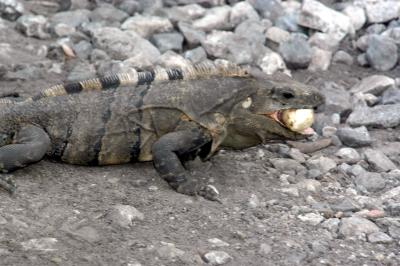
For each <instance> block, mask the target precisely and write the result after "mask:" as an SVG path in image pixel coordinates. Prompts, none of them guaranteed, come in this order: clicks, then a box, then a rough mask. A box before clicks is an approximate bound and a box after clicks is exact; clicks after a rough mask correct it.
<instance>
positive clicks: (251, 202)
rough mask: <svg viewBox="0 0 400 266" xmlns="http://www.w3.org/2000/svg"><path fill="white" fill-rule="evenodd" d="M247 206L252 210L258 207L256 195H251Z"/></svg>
mask: <svg viewBox="0 0 400 266" xmlns="http://www.w3.org/2000/svg"><path fill="white" fill-rule="evenodd" d="M247 205H248V206H249V207H250V208H253V209H254V208H257V207H258V206H260V200H259V199H258V197H257V195H255V194H251V196H250V198H249V201H248V203H247Z"/></svg>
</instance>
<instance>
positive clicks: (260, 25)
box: [235, 19, 272, 45]
mask: <svg viewBox="0 0 400 266" xmlns="http://www.w3.org/2000/svg"><path fill="white" fill-rule="evenodd" d="M269 23H271V22H270V21H266V20H262V21H258V20H254V19H248V20H245V21H243V22H242V23H240V24H239V25H238V26H237V27H236V29H235V34H237V35H239V36H241V37H243V38H246V39H248V40H249V41H250V42H251V43H254V44H256V43H257V44H260V45H264V42H265V32H266V31H267V29H268V28H270V27H271V26H272V25H269ZM266 24H268V25H266Z"/></svg>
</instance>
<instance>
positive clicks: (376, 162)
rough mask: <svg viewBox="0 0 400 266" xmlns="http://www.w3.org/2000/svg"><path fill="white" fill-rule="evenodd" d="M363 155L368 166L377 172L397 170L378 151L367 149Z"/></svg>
mask: <svg viewBox="0 0 400 266" xmlns="http://www.w3.org/2000/svg"><path fill="white" fill-rule="evenodd" d="M364 155H365V158H366V159H367V161H368V162H369V163H370V165H371V166H372V167H373V168H374V169H375V170H377V171H379V172H387V171H390V170H394V169H397V167H396V165H395V164H394V163H393V162H392V161H391V160H390V159H389V158H388V157H387V156H386V155H385V154H384V153H383V152H381V151H380V150H373V149H367V150H365V151H364Z"/></svg>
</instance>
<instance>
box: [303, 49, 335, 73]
mask: <svg viewBox="0 0 400 266" xmlns="http://www.w3.org/2000/svg"><path fill="white" fill-rule="evenodd" d="M331 59H332V52H331V51H327V50H323V49H320V48H318V47H313V48H312V59H311V62H310V65H309V66H308V70H310V71H325V70H328V68H329V66H330V65H331Z"/></svg>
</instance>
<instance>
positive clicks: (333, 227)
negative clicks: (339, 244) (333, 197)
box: [321, 218, 340, 234]
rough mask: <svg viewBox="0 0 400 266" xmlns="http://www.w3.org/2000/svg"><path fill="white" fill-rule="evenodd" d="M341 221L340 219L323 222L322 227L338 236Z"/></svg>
mask: <svg viewBox="0 0 400 266" xmlns="http://www.w3.org/2000/svg"><path fill="white" fill-rule="evenodd" d="M339 224H340V220H339V219H338V218H330V219H327V220H325V221H323V222H322V224H321V227H322V228H325V229H327V230H329V231H330V232H332V233H334V234H336V233H337V231H338V229H339Z"/></svg>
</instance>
